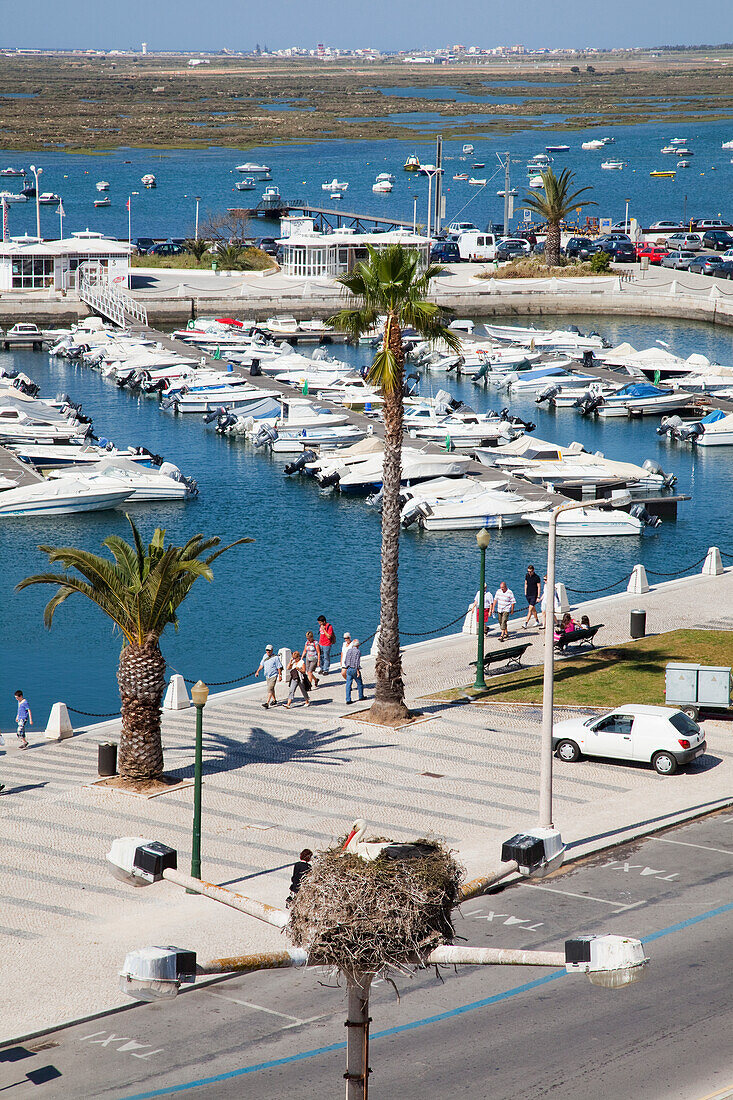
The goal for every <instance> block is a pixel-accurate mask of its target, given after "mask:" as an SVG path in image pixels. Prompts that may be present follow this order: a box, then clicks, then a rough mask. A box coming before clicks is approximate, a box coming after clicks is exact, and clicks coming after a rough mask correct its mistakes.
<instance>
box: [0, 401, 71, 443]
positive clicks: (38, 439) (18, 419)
mask: <svg viewBox="0 0 733 1100" xmlns="http://www.w3.org/2000/svg"><path fill="white" fill-rule="evenodd" d="M39 404H40V402H39ZM86 430H87V425H84V426H82V425H81V424H79V423H72V422H70V421H69V420H67V419H66V418H64V417H61V416H60V417H59V418H58V419H56V418H52V417H50V416H49V415H48V414H47V413H43V414H41V413H36V414H35V415H30V414H29V413H27V412H25V410H24V409H21V408H18V407H17V406H16V405H11V404H4V405H2V407H0V445H3V446H5V445H6V444H8V443H68V442H70V441H71V440H72V439H79V438H80V437H82V436H83V435H84V434H85V433H86Z"/></svg>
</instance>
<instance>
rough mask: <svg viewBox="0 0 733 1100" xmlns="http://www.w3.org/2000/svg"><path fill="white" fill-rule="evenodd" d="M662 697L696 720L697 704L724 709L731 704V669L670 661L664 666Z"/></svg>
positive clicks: (698, 705) (698, 706) (698, 711)
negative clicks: (663, 692) (663, 693)
mask: <svg viewBox="0 0 733 1100" xmlns="http://www.w3.org/2000/svg"><path fill="white" fill-rule="evenodd" d="M665 671H666V676H665V687H664V690H665V697H666V701H667V704H668V705H670V706H678V707H680V708H681V709H682V710H683V711H684V712H685V714H688V715H689V716H690V718H694V719H697V717H698V715H699V713H700V707H711V708H713V709H718V710H726V709H727V708H728V707H730V704H731V670H730V668H725V667H724V666H722V665H721V666H717V665H694V664H686V663H683V662H678V661H675V662H670V663H669V664H668V665H667V667H666V670H665Z"/></svg>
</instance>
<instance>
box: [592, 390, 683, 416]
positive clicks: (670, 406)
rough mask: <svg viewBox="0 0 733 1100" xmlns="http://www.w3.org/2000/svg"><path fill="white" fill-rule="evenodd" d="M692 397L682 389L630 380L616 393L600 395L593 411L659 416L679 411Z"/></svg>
mask: <svg viewBox="0 0 733 1100" xmlns="http://www.w3.org/2000/svg"><path fill="white" fill-rule="evenodd" d="M694 400H695V399H694V397H693V396H692V395H691V394H689V393H685V392H684V391H682V390H668V389H662V388H660V387H659V386H654V385H653V384H652V383H651V382H631V383H629V384H628V385H626V386H622V387H621V389H620V390H617V391H616V393H612V394H608V395H607V396H605V397H602V398H601V400H600V404H599V405H598V406H597V407H596V409H595V413H596V415H597V416H600V417H601V418H604V419H605V418H606V417H609V416H661V415H662V414H663V413H668V412H680V411H682V410H684V409H689V408H690V407H691V406H692V405H693V404H694Z"/></svg>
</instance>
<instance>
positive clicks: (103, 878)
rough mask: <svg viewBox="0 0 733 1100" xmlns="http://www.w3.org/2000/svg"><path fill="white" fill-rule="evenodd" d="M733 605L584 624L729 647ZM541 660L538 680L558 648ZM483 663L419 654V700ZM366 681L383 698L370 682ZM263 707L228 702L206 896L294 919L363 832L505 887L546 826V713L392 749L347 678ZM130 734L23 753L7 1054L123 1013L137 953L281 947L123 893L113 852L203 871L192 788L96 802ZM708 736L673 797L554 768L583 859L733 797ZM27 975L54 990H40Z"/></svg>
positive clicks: (188, 742)
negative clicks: (542, 801) (703, 635)
mask: <svg viewBox="0 0 733 1100" xmlns="http://www.w3.org/2000/svg"><path fill="white" fill-rule="evenodd" d="M732 589H733V571H731V570H729V571H727V572H726V573H725V574H724V575H723V576H721V577H717V578H715V577H694V578H687V579H685V580H682V581H675V582H672V583H669V584H665V585H662V586H659V587H658V588H657V589H655V590H654V591H652V592H651V593H649V594H648V595H646V596H641V597H640V596H633V597H631V596H626V595H621V596H614V597H610V598H605V599H602V600H598V601H596V602H595V603H593V604H585V605H583V606H582V608H581V609H580V610H581V612H582V611H586V610H587V611H588V613H589V615H590V616H591V620H592V621H598V620H599V619H600V620H602V621H603V622H604V623H605V624H606V627H605V630H604V633H603V635H602V638H601V639H600V640H602V641H603V642H606V643H613V642H618V641H621V640H625V639H627V638H628V613H629V609H630V608H631V607H635V606H640V607H646V609H647V615H648V624H649V630H650V632H652V631H661V630H666V629H669V628H671V627H677V626H695V625H715V626H726V627H730V626H733V617H731V615H729V614H728V612H729V611H730V609H731V608H733V601H731V594H732ZM520 626H521V624H520ZM515 633H516V635H517V637H519V636H521V634H522V631H521V629H516V628H515ZM529 636H530V635H528V637H529ZM532 640H533V650H532V658H533V660H534V661H536V662H538V661H540V660H541V656H542V654H541V643H540V641H539V639H538V638H537V637H536V635H535V636H534V637H533V639H532ZM474 647H475V638H471V637H467V636H466V637H464V636H461V635H454V636H452V637H450V638H444V639H440V640H438V641H434V642H429V643H423V644H421V645H417V646H413V647H410V648H409V649H408V650H407V651H406V655H405V667H406V675H407V683H408V687H409V695H410V698H411V699H413V700H414V699H416V698H418V697H420V696H421V695H422V696H424V695H426V694H429V693H431V692H435V691H436V690H440V689H442V688H446V687H450V686H455V685H460V684H466V683H469V682H471V680H472V679H473V675H474V670H473V669H472V668H471V665H470V661H471V659H472V657H473V655H474ZM528 656H529V654H528ZM365 665H366V669H365V672H366V677H365V678H366V681H367V693H368V694H369V687H370V679H371V671H372V668H373V664H372V662H371V661H370V660H367V661H366V662H365ZM263 697H264V689H263V687H262V686H261V682H260V685H258V686H256V687H254V688H252V687H248V688H243V689H238V690H236V691H230V692H226V693H222V694H219V695H214V696H212V697H211V698H210V701H209V703H208V705H207V707H206V710H205V722H204V728H205V736H204V774H205V779H204V794H203V803H204V819H203V868H204V877H206V878H209V879H211V880H213V881H216V882H220V883H228V884H231V885H233V886H234V888H235V889H237V890H240V891H241V892H243V893H251V894H252V895H253V896H256V897H259V898H262V899H263V900H267V901H271V902H273V903H276V904H282V903H283V901H284V899H285V896H286V894H287V887H288V882H289V875H290V865H291V864H292V862H293V860H294V859H295V858H297V853H298V852H299V850H300V849H301V848H302V847H303V846H304V845H308V846H310V847H312V848H318V847H319V846H323V845H326V844H330V843H332V842H333V841H334V840H335V839H336V838H337V837H339V836H342V835H343V834H344V833H345V832H346V831H347V828H348V826H349V825H350V823H351V821H352V820H353V819H354V818H355V817H357V816H363V817H365V818H366V819H368V820H369V821H370V822H371V823H372V824H373V825H374V826H375V828H376V830H377V831H378V832H379V833H385V832H386V833H389V834H390V835H393V836H395V837H396V838H409V837H414V836H424V835H426V834H429V833H434V834H437V835H440V836H442V837H445V838H446V839H447V840H448V841H449V843H450V844H452V845H453V846H454V847H455V848H457V849H458V850H459V851H460V854H461V857H462V858H463V860H464V862H465V863H466V864H467V866H468V870H469V873H470V874H471V875H473V874H477V873H481V872H485V871H488V870H489V869H490V868H492V867H493V868H496V867H497V866H498V863H499V846H500V843H501V840H502V839H506V838H507V837H508V836H509V835H511V834H512V833H514V832H516V831H518V830H520V829H522V828H525V827H527V826H529V825H531V824H532V822H533V821H534V820H535V819H536V809H537V773H538V756H537V753H538V744H539V726H538V715H537V714H536V713H535V712H534V711H533V710H532V709H531V708H530V709H529V710H528V709H527V708H522V709H521V710H520V709H517V710H516V711H512V712H508V711H507V708H496V710H493V709H489V708H486V707H473V706H471V705H465V704H458V705H452V706H443V705H440V704H432V703H431V704H428V705H427V706H426V707H425V708H424V710H425V721H423V722H421V723H419V724H416V725H413V726H410V727H407V728H405V729H402V730H395V731H393V730H387V729H384V728H382V727H375V726H372V725H369V724H367V723H365V722H360V721H359V718H358V709H359V708H358V705H354V706H353V707H352V708H350V709H349V708H347V707H346V706H345V705H344V701H343V699H344V696H343V681H342V680H341V679H340V676H339V674H338V672H336V673H332V674H331V676H330V677H329V678H328V682H327V684H326V685H324V686H323V687H321V688H319V689H318V690H317V691H316V692H314V694H313V697H312V698H313V705H311V707H309V708H307V709H306V708H305V707H303V706H298V707H297V708H295V709H291V710H290V711H287V710H285V709H284V708H281V707H279V708H277V709H276V710H268V711H265V710H263V709H262V708H261V706H260V703H261V700H262V698H263ZM560 716H561V715H560ZM116 730H117V723H115V722H111V723H105V724H104V725H100V726H97V727H92V728H89V729H88V730H87V731H85V732H83V733H80V734H78V735H77V736H75V737H74V738H72V739H70V740H67V741H63V742H61V743H46V742H44V741H42V740H41V739H40V738H39V737H38V735H36V739H35V741H34V742H33V744H32V747H31V749H29V750H28V751H26V752H21V751H20V750H19V749H18V748H17V747H16V744H15V741H14V738H12V737H8V738H6V741H7V744H6V749H5V751H4V755H3V756H2V757H1V758H0V775H1V776H2V780H3V781H4V782H5V783H6V784H7V791H8V793H7V794H4V795H3V796H2V798H0V838H2V839H0V871H1V872H2V875H3V890H2V894H3V896H2V899H1V900H0V952H1V955H0V957H2V959H3V993H4V996H3V998H2V1004H1V1005H0V1041H2V1040H4V1039H9V1038H11V1037H19V1036H21V1035H24V1034H27V1033H29V1032H32V1031H34V1030H36V1029H40V1028H43V1027H47V1026H51V1025H53V1024H56V1023H61V1022H62V1021H66V1020H69V1019H71V1018H75V1017H79V1016H83V1015H85V1014H89V1013H93V1012H99V1011H102V1010H103V1009H106V1008H109V1007H112V1006H114V1005H116V1004H122V1003H125V998H124V997H123V995H122V994H120V993H119V992H118V990H117V971H118V969H119V966H120V965H121V963H122V960H123V957H124V955H125V952H126V951H127V950H129V949H131V948H133V947H136V946H142V945H145V944H151V943H177V944H180V945H181V946H189V947H192V948H195V949H196V950H198V951H199V953H200V955H201V956H202V957H205V956H211V955H218V954H231V953H234V952H244V951H247V950H256V949H257V948H259V947H267V946H273V947H274V946H278V945H279V944H281V943H282V939H281V936H280V934H279V933H277V932H275V931H274V930H272V929H269V928H267V927H266V926H264V925H260V924H258V923H257V922H256V921H254V920H251V919H249V918H247V917H243V916H241V915H239V914H237V913H234V912H233V911H231V910H228V909H225V908H224V907H222V906H220V905H217V904H216V903H214V902H210V901H207V900H206V899H203V898H199V897H191V896H187V895H185V894H183V893H182V892H181V891H180V890H179V889H177V888H176V887H174V886H172V885H171V884H169V883H159V884H157V885H155V886H151V887H148V888H145V889H139V890H134V889H132V888H130V887H127V886H125V885H123V884H121V883H119V882H117V881H116V880H114V879H113V878H112V877H111V876H109V875H108V874H107V872H106V870H105V864H104V854H105V852H106V851H107V849H108V847H109V842H110V841H111V840H112V839H113V838H114V837H115V836H122V835H144V836H148V837H150V838H154V839H160V840H162V841H164V842H166V843H169V844H171V845H173V846H175V847H177V848H178V849H179V851H180V854H181V860H180V862H181V866H182V867H184V868H186V867H187V863H188V859H189V854H190V828H191V808H192V790H191V788H190V787H189V788H186V789H184V790H181V791H178V792H174V793H170V794H165V795H162V796H159V797H157V798H153V799H142V798H136V797H132V796H130V795H126V794H122V793H120V792H119V791H114V790H109V789H100V788H99V787H91V786H85V785H84V784H87V783H90V782H93V780H94V779H95V778H96V753H97V742H98V741H100V740H104V739H107V738H108V737H110V736H111V735H112V736H113V735H114V734H115V732H116ZM706 735H707V737H708V744H709V754H708V755H707V756H706V757H704V758H702V759H701V761H699V762H697V763H696V765H695V766H694V767H693V768H692V769H691V770H690V771H688V772H683V773H681V774H679V775H677V776H674V777H672V778H662V777H660V776H658V775H656V773H654V772H653V771H651V770H650V769H648V768H642V767H633V766H620V765H618V766H617V765H613V764H597V763H592V762H590V761H584V762H581V763H579V764H577V765H574V766H572V767H571V766H564V765H560V764H557V765H556V767H555V776H556V783H555V818H556V823H557V824H558V825H559V826H560V828H561V829H562V831H563V836H564V838H565V840H566V842H570V843H571V844H574V845H575V846H576V850H580V851H585V850H590V849H593V848H594V847H596V848H597V847H598V846H601V845H603V844H606V843H613V842H616V841H621V840H623V839H626V838H628V837H629V836H633V835H636V834H638V833H639V832H643V831H644V830H645V829H648V828H650V827H660V826H661V825H663V824H669V823H670V822H671V820H672V819H673V818H674V816H675V815H676V814H678V813H679V812H680V811H683V810H684V811H690V810H691V809H693V808H695V807H697V812H702V809H703V808H704V807H707V806H710V805H712V804H714V803H715V802H716V800H720V799H725V798H727V797H733V741H732V740H731V737H730V733H729V727H728V723H726V722H710V723H708V724H707V728H706ZM192 741H193V712H192V711H190V710H189V711H183V712H166V714H165V718H164V744H165V753H166V768H167V770H168V771H169V772H172V773H173V774H177V775H179V776H181V777H183V778H187V777H190V776H191V775H192V772H193V751H192ZM29 974H33V975H36V976H38V975H43V976H44V977H43V979H42V980H41V979H40V978H37V979H34V980H33V981H32V982H29V981H28V975H29Z"/></svg>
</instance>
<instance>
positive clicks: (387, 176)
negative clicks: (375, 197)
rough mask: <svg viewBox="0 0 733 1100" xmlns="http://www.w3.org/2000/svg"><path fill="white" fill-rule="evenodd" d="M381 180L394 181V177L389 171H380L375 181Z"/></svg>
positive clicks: (379, 181)
mask: <svg viewBox="0 0 733 1100" xmlns="http://www.w3.org/2000/svg"><path fill="white" fill-rule="evenodd" d="M382 181H384V182H385V183H394V181H395V177H394V175H393V174H392V173H391V172H380V173H379V175H378V176H377V183H381V182H382Z"/></svg>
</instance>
